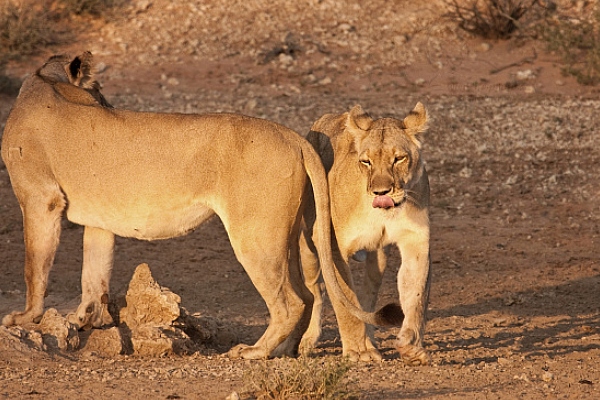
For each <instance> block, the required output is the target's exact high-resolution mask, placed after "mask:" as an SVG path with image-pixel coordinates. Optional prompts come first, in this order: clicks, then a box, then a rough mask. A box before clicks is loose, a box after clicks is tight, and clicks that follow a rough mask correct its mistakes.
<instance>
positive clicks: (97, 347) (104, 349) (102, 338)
mask: <svg viewBox="0 0 600 400" xmlns="http://www.w3.org/2000/svg"><path fill="white" fill-rule="evenodd" d="M84 350H85V351H87V352H91V353H97V354H99V355H101V356H104V357H114V356H118V355H119V354H121V353H122V352H123V350H124V348H123V341H122V339H121V333H120V332H119V329H118V328H117V327H112V328H109V329H94V330H93V331H92V333H91V334H90V336H89V338H88V340H87V342H86V344H85V347H84Z"/></svg>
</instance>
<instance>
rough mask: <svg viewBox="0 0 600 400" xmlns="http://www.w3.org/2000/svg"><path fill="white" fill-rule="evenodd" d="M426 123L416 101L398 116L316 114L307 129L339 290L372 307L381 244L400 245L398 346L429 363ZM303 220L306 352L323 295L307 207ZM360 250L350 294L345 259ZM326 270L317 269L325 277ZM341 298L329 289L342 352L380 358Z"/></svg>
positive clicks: (357, 111)
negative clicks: (309, 309) (326, 204)
mask: <svg viewBox="0 0 600 400" xmlns="http://www.w3.org/2000/svg"><path fill="white" fill-rule="evenodd" d="M426 129H427V112H426V110H425V107H424V106H423V105H422V104H421V103H418V104H417V105H416V107H415V108H414V109H413V110H412V111H411V112H410V113H409V115H408V116H407V117H406V118H404V119H403V120H398V119H395V118H381V119H376V120H374V119H372V118H371V117H370V116H369V115H368V114H367V113H366V112H365V111H364V110H363V109H362V108H361V107H360V106H355V107H354V108H352V109H351V110H350V112H347V113H344V114H341V115H332V114H327V115H325V116H323V117H321V118H320V119H319V120H317V121H316V122H315V123H314V124H313V126H312V128H311V130H310V132H309V133H308V135H307V139H308V140H309V141H310V142H311V144H312V145H313V147H314V148H315V149H316V150H317V152H318V153H319V155H320V157H321V159H322V161H323V164H324V166H325V170H326V171H327V173H328V180H329V193H330V206H331V220H332V226H333V238H334V241H333V244H332V247H333V252H334V254H333V257H334V262H335V264H336V268H337V270H338V271H339V274H340V277H341V278H342V279H341V281H342V282H345V284H344V285H343V289H344V292H345V296H346V297H349V298H351V299H353V301H354V303H355V304H360V305H361V306H362V307H363V308H364V309H366V310H367V311H370V310H372V309H373V308H374V307H375V304H376V301H377V293H378V291H379V287H380V285H381V280H382V275H383V271H384V269H385V267H386V254H385V251H384V248H385V247H386V246H388V245H391V244H395V245H397V246H398V248H399V250H400V254H401V257H402V265H401V267H400V269H399V271H398V276H397V283H398V290H399V295H400V296H399V298H400V305H401V307H402V311H403V313H404V321H403V323H402V327H401V329H400V332H399V334H398V340H397V341H396V348H397V349H398V351H399V352H400V354H401V356H402V358H403V360H404V361H405V362H407V363H410V364H427V363H428V361H429V357H428V354H427V352H426V351H425V349H424V348H423V342H422V341H423V333H424V327H425V313H426V309H427V302H428V295H429V285H430V257H429V216H428V212H429V181H428V178H427V172H426V170H425V165H424V162H423V159H422V157H421V136H422V134H423V132H424V131H425V130H426ZM309 209H310V207H309ZM305 221H306V226H307V228H306V229H305V230H304V235H303V237H302V238H301V259H302V264H303V270H304V274H305V279H306V281H307V283H308V285H309V289H310V290H311V292H313V295H314V296H315V302H314V306H313V315H312V319H311V324H310V327H309V329H308V331H307V332H306V333H305V335H304V338H303V340H302V344H301V347H302V348H303V350H304V351H308V350H310V349H311V348H312V347H314V346H315V343H316V341H317V339H318V337H319V335H320V332H321V327H320V325H321V323H320V318H321V308H322V294H321V288H320V285H319V274H320V270H319V264H318V260H317V259H316V255H315V253H317V252H316V250H315V248H314V245H313V243H312V239H311V238H312V235H313V232H312V224H313V221H314V215H311V213H310V210H309V211H308V212H307V213H306V216H305ZM365 252H366V271H365V274H364V282H363V285H362V287H361V290H360V291H359V293H356V291H355V290H354V284H353V282H352V276H351V273H350V270H349V266H348V261H349V259H350V258H351V257H352V256H353V255H355V254H357V253H358V254H364V253H365ZM329 273H330V272H329V271H327V270H326V269H324V270H323V276H324V277H325V278H326V279H325V280H326V282H327V280H328V279H327V275H328V274H329ZM331 279H333V278H332V277H330V278H329V280H331ZM328 291H330V290H329V287H328ZM339 297H340V296H339V295H335V296H333V297H332V299H331V300H332V304H333V306H334V310H335V313H336V318H337V320H338V325H339V329H340V335H341V339H342V345H343V352H344V354H345V355H348V356H349V357H350V358H351V359H356V360H365V361H368V360H379V359H381V355H380V354H379V352H378V351H377V349H376V348H375V346H374V344H373V339H372V338H371V337H370V336H372V334H371V333H370V332H369V329H368V328H367V327H366V326H365V324H364V323H363V322H362V321H361V320H360V319H358V318H356V317H355V316H353V315H352V314H351V313H349V312H347V309H346V308H344V307H343V306H342V304H341V303H340V302H339V301H338V300H337V299H338V298H339Z"/></svg>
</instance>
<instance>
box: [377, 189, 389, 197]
mask: <svg viewBox="0 0 600 400" xmlns="http://www.w3.org/2000/svg"><path fill="white" fill-rule="evenodd" d="M391 191H392V189H378V190H377V189H376V190H373V194H374V195H375V196H385V195H386V194H389V193H390V192H391Z"/></svg>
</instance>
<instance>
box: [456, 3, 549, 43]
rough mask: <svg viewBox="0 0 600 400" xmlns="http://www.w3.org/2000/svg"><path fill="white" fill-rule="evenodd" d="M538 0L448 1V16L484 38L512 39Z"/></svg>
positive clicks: (466, 29)
mask: <svg viewBox="0 0 600 400" xmlns="http://www.w3.org/2000/svg"><path fill="white" fill-rule="evenodd" d="M536 2H537V0H446V4H447V6H448V7H449V8H450V12H449V13H448V14H447V16H448V17H450V18H452V19H454V20H456V22H457V23H458V26H459V27H460V28H462V29H464V30H465V31H467V32H470V33H472V34H474V35H477V36H481V37H483V38H485V39H506V38H509V37H510V36H511V35H512V34H513V33H514V32H515V31H516V30H517V29H518V28H519V20H520V19H521V18H522V17H523V16H524V15H525V14H526V13H527V12H528V11H529V10H530V9H531V8H532V7H533V6H534V5H535V4H536Z"/></svg>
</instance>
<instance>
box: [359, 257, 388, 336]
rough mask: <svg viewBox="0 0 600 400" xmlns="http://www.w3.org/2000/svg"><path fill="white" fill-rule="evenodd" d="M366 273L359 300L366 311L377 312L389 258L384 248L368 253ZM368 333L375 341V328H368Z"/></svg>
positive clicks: (370, 326)
mask: <svg viewBox="0 0 600 400" xmlns="http://www.w3.org/2000/svg"><path fill="white" fill-rule="evenodd" d="M365 261H366V262H365V273H364V275H363V281H362V287H361V288H360V289H359V291H358V300H359V301H360V305H361V306H362V308H363V310H365V311H373V310H375V305H376V304H377V294H378V293H379V288H380V287H381V281H382V280H383V273H384V271H385V267H386V265H387V257H386V255H385V250H384V249H383V248H378V249H377V250H376V251H369V252H366V260H365ZM367 333H368V335H369V337H370V338H371V340H372V341H374V340H375V327H374V326H372V325H368V326H367Z"/></svg>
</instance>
